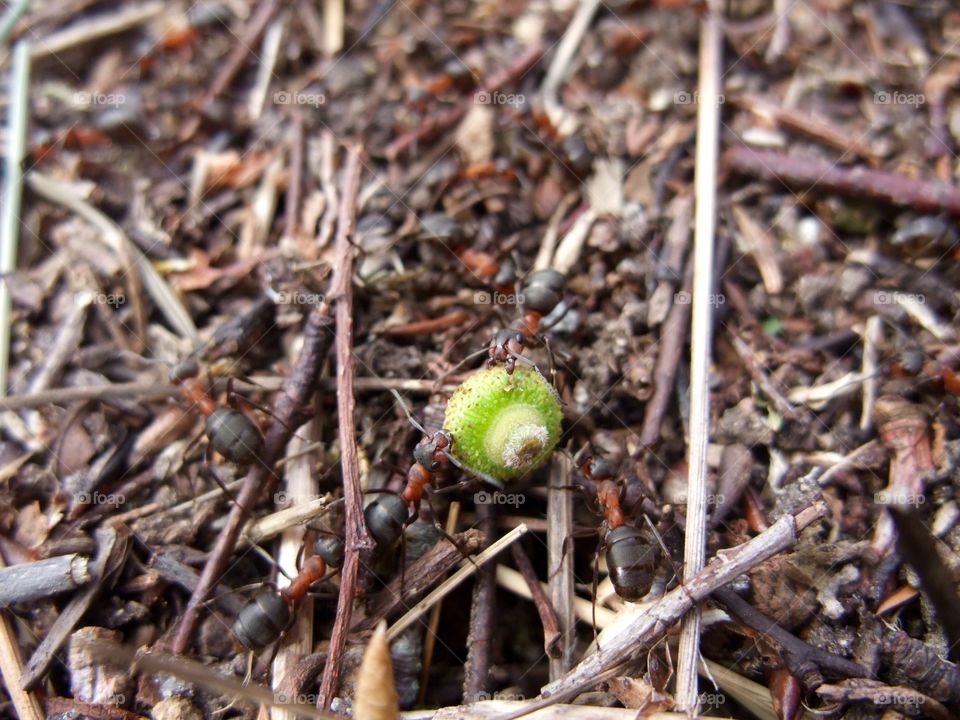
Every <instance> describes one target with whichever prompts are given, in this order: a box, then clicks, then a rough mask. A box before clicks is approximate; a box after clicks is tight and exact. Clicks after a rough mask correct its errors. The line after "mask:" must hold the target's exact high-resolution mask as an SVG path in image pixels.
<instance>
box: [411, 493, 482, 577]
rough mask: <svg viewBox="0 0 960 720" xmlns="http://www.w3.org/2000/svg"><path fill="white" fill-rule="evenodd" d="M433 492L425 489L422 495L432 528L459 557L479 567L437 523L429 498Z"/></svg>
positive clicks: (438, 522)
mask: <svg viewBox="0 0 960 720" xmlns="http://www.w3.org/2000/svg"><path fill="white" fill-rule="evenodd" d="M435 492H436V491H434V490H427V489H425V493H424V495H425V496H426V499H427V508H428V509H427V512H428V513H429V514H430V517H431V519H432V520H433V525H434V527H436V528H437V530H439V531H440V534H441V535H442V536H443V537H444V538H445V539H446V540H447V542H449V543H450V544H451V545H453V546H454V547H455V548H456V549H457V551H458V552H459V553H460V555H461V556H462V557H463V558H464V560H467V561H469V562H470V564H472V565H474V566H475V567H479V566H478V565H477V564H476V562H474V560H473V557H472V556H471V555H470V554H469V553H466V552H464V550H463V546H461V545H460V543H458V542H457V540H456V538H455V537H453V535H451V534H450V533H448V532H447V529H446V528H445V527H444V526H443V525H441V524H440V521H439V520H437V513H436V511H435V510H434V508H433V503H432V502H431V500H430V498H431V496H432V495H433V494H434V493H435Z"/></svg>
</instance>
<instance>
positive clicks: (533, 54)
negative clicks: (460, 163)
mask: <svg viewBox="0 0 960 720" xmlns="http://www.w3.org/2000/svg"><path fill="white" fill-rule="evenodd" d="M541 55H543V44H542V43H540V42H536V43H534V44H533V45H531V46H530V47H529V48H527V49H526V50H525V51H524V52H523V54H522V55H521V56H520V57H518V58H517V59H516V60H515V61H514V62H513V64H511V65H510V66H509V67H508V68H506V69H504V70H503V72H501V73H499V74H497V75H494V76H492V77H491V78H489V79H488V80H487V81H486V82H485V83H483V84H482V85H481V86H480V87H479V88H478V89H477V92H478V93H488V94H489V93H493V92H497V91H499V90H501V89H502V88H504V87H506V86H507V85H510V84H511V83H513V82H515V81H516V80H517V79H518V78H521V77H523V75H525V74H526V73H527V72H528V71H529V70H530V69H531V68H532V67H533V66H534V65H536V63H537V61H538V60H540V56H541ZM475 102H476V100H475V99H474V96H471V97H469V98H466V99H464V100H463V101H462V102H460V104H458V105H456V106H455V107H453V108H451V109H450V110H447V111H446V112H444V113H442V114H440V115H434V116H432V117H430V118H427V119H426V120H425V121H424V122H423V123H422V124H421V125H420V126H419V127H417V128H415V129H414V130H411V131H410V132H408V133H405V134H403V135H401V136H400V137H398V138H397V139H396V140H394V141H393V142H392V143H390V144H389V145H387V148H386V150H384V155H385V156H386V158H387V159H388V160H396V159H397V157H399V156H400V154H401V153H403V152H406V151H407V150H408V149H410V148H411V147H412V146H414V145H417V144H418V143H420V142H425V141H427V140H430V139H432V138H434V137H436V136H437V135H439V134H440V133H442V132H444V131H446V130H448V129H450V128H451V127H453V126H454V125H456V124H457V123H458V122H460V120H462V119H463V117H464V115H466V114H467V112H468V111H469V110H470V108H471V107H473V105H474V103H475Z"/></svg>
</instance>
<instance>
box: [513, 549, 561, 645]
mask: <svg viewBox="0 0 960 720" xmlns="http://www.w3.org/2000/svg"><path fill="white" fill-rule="evenodd" d="M510 553H511V554H512V555H513V561H514V562H515V563H516V564H517V568H518V569H519V570H520V574H521V575H523V579H524V580H526V582H527V587H528V588H529V589H530V597H531V599H532V600H533V604H534V605H535V606H536V608H537V614H538V615H539V616H540V624H541V625H543V651H544V652H545V653H546V654H547V655H548V656H549V657H551V658H555V657H560V652H559V650H560V648H558V647H557V644H558V643H559V641H560V624H559V621H558V620H557V611H556V610H554V609H553V604H552V603H551V602H550V598H548V597H547V593H546V592H544V589H543V585H542V584H541V583H540V579H539V578H538V577H537V571H536V570H534V569H533V563H532V562H531V561H530V556H529V555H527V551H526V550H524V549H523V544H522V543H514V544H513V545H512V546H511V547H510Z"/></svg>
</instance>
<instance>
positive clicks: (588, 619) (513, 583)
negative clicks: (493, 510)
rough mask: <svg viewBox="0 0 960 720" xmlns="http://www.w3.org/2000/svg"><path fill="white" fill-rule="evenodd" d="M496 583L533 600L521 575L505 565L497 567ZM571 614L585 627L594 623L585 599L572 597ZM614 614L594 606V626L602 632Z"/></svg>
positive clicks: (591, 609)
mask: <svg viewBox="0 0 960 720" xmlns="http://www.w3.org/2000/svg"><path fill="white" fill-rule="evenodd" d="M497 582H498V583H499V584H500V586H501V587H503V588H505V589H506V590H509V591H510V592H512V593H513V594H514V595H519V596H520V597H522V598H526V599H527V600H533V594H532V593H531V592H530V586H529V585H528V583H527V581H526V579H524V577H523V575H521V574H520V573H519V572H517V571H516V570H514V569H513V568H509V567H507V566H506V565H497ZM540 585H541V587H543V589H544V590H546V591H549V589H550V588H549V586H548V585H547V584H546V583H540ZM573 612H574V615H575V619H577V620H580V621H581V622H583V623H586V624H587V625H592V624H593V622H594V603H593V602H592V601H590V600H587V599H586V598H582V597H577V596H576V595H574V596H573ZM614 617H616V613H615V612H614V611H613V610H609V609H607V608H605V607H603V606H602V605H596V624H597V628H598V629H599V630H603V629H604V628H605V627H607V625H609V624H610V623H611V622H613V618H614Z"/></svg>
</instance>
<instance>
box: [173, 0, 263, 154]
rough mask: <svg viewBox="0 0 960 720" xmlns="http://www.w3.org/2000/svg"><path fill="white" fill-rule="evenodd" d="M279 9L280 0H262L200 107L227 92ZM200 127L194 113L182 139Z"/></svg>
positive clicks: (191, 134) (181, 132)
mask: <svg viewBox="0 0 960 720" xmlns="http://www.w3.org/2000/svg"><path fill="white" fill-rule="evenodd" d="M278 9H279V2H278V0H262V2H261V3H260V4H259V5H258V6H257V9H256V12H254V14H253V17H251V18H250V21H249V22H248V23H247V26H246V27H245V28H244V30H243V34H242V35H241V36H240V38H239V39H238V41H237V42H236V43H234V44H233V50H231V51H230V55H229V57H227V59H226V60H225V61H224V62H223V64H222V65H221V66H220V71H219V72H218V73H217V74H216V76H215V77H214V79H213V82H212V83H211V84H210V87H209V89H208V90H207V94H206V95H205V96H204V97H203V99H202V100H201V101H200V109H205V108H207V107H209V106H210V104H211V103H213V101H214V100H216V99H217V98H218V97H220V96H221V95H222V94H223V93H224V92H226V90H227V88H228V87H229V86H230V83H231V82H233V78H234V76H236V74H237V73H238V72H239V71H240V67H241V66H242V65H243V62H244V60H246V59H247V56H248V55H249V54H250V52H251V48H254V47H257V45H259V43H260V38H261V37H262V36H263V33H264V32H266V29H267V26H268V25H269V24H270V21H271V20H273V16H274V15H275V14H276V12H277V10H278ZM199 127H200V118H199V117H198V116H196V115H194V116H193V117H191V118H190V119H189V120H188V121H187V122H186V123H184V125H183V127H182V128H181V130H180V138H179V139H180V141H181V142H186V141H187V140H189V139H190V138H192V137H193V135H194V134H195V133H196V132H197V129H198V128H199Z"/></svg>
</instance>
